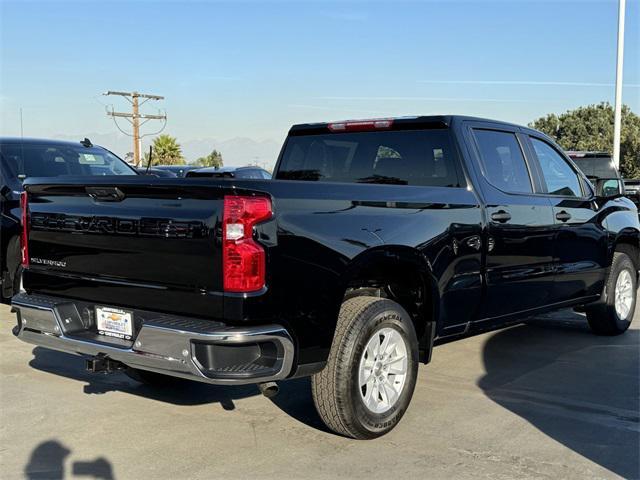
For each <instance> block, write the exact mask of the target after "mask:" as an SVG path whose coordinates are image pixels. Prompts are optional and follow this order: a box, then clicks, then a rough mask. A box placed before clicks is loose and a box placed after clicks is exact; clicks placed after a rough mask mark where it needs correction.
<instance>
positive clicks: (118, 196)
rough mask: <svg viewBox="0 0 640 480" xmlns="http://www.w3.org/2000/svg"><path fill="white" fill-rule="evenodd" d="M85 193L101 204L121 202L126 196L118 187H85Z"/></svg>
mask: <svg viewBox="0 0 640 480" xmlns="http://www.w3.org/2000/svg"><path fill="white" fill-rule="evenodd" d="M85 191H86V192H87V195H89V196H90V197H91V198H93V199H94V200H98V201H100V202H121V201H122V200H124V198H125V196H126V195H125V194H124V192H123V191H122V190H120V189H119V188H118V187H85Z"/></svg>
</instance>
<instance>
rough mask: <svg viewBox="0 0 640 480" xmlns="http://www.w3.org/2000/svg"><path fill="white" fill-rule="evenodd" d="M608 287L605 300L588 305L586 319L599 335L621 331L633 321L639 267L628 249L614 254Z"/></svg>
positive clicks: (616, 333)
mask: <svg viewBox="0 0 640 480" xmlns="http://www.w3.org/2000/svg"><path fill="white" fill-rule="evenodd" d="M605 288H606V299H605V302H604V303H603V304H601V305H598V306H596V307H593V308H590V309H588V310H587V320H588V321H589V326H590V327H591V330H592V331H593V332H594V333H596V334H598V335H619V334H621V333H624V332H625V331H626V330H627V329H628V328H629V325H631V321H632V320H633V315H634V312H635V307H636V297H637V293H638V285H637V271H636V268H635V266H634V264H633V262H632V261H631V258H629V256H628V255H627V254H626V253H623V252H616V253H615V254H614V256H613V262H612V263H611V269H610V271H609V277H608V278H607V283H606V287H605Z"/></svg>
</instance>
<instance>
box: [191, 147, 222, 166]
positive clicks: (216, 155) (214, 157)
mask: <svg viewBox="0 0 640 480" xmlns="http://www.w3.org/2000/svg"><path fill="white" fill-rule="evenodd" d="M195 163H196V165H198V166H200V167H216V168H220V167H222V165H223V164H224V162H223V160H222V154H221V153H220V152H219V151H217V150H213V151H212V152H211V153H210V154H209V155H207V156H206V157H200V158H198V159H197V160H196V162H195Z"/></svg>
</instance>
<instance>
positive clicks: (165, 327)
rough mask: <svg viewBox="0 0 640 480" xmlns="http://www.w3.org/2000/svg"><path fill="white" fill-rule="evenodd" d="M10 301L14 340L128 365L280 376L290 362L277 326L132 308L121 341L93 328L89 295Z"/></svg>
mask: <svg viewBox="0 0 640 480" xmlns="http://www.w3.org/2000/svg"><path fill="white" fill-rule="evenodd" d="M12 306H13V310H14V311H15V312H16V314H17V325H16V327H15V328H14V334H15V335H16V336H17V337H18V338H19V339H20V340H23V341H25V342H27V343H32V344H35V345H40V346H43V347H47V348H51V349H54V350H60V351H63V352H68V353H73V354H77V355H82V356H85V357H86V356H89V357H96V356H100V357H103V358H109V359H111V360H115V361H118V362H122V363H124V364H125V365H127V366H129V367H132V368H139V369H142V370H149V371H153V372H157V373H162V374H166V375H171V376H176V377H182V378H187V379H191V380H197V381H201V382H206V383H213V384H247V383H261V382H266V381H273V380H281V379H284V378H286V377H287V376H288V375H289V373H290V372H291V369H292V364H293V356H294V346H293V342H292V340H291V337H290V335H289V333H288V332H287V330H286V329H285V328H284V327H282V326H280V325H265V326H256V327H246V328H244V327H230V326H227V325H225V324H224V323H222V322H216V321H210V320H203V319H196V318H188V317H180V316H176V315H167V314H163V313H157V312H149V311H135V310H134V318H137V320H136V330H137V332H136V333H135V334H134V338H133V340H132V341H126V340H121V339H117V338H113V339H112V338H110V337H103V336H100V335H98V334H97V332H96V331H95V325H94V324H93V320H92V318H91V314H90V312H91V311H92V309H93V307H94V305H92V304H90V303H88V302H81V301H75V300H71V299H65V298H57V297H50V296H44V295H33V294H32V295H29V294H26V293H21V294H18V295H16V296H14V297H13V299H12Z"/></svg>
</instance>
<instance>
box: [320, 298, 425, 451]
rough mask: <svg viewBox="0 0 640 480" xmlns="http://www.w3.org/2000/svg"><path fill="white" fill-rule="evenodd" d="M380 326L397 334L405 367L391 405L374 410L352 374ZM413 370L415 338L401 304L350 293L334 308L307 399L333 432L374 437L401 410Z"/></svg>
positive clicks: (393, 422) (410, 392)
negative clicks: (323, 356) (329, 339)
mask: <svg viewBox="0 0 640 480" xmlns="http://www.w3.org/2000/svg"><path fill="white" fill-rule="evenodd" d="M383 328H391V329H393V330H395V331H396V332H398V333H399V334H400V336H401V338H402V340H403V341H404V345H405V347H406V356H407V362H406V363H407V370H406V377H405V379H404V384H403V387H402V389H401V391H400V394H399V395H398V397H397V400H396V401H395V403H394V404H393V406H391V407H390V409H389V410H388V411H385V412H383V413H375V412H373V411H372V410H371V409H369V408H368V407H367V406H366V405H365V400H364V399H363V396H362V395H361V387H360V385H359V378H358V375H359V367H360V361H361V359H362V358H363V352H364V350H365V348H366V346H367V343H368V341H369V340H370V339H371V338H372V337H373V336H374V334H375V333H376V332H378V331H381V330H382V329H383ZM417 373H418V340H417V338H416V332H415V329H414V327H413V323H412V322H411V318H410V317H409V314H408V313H407V312H406V311H405V310H404V308H402V307H401V306H400V305H398V304H397V303H396V302H393V301H391V300H387V299H384V298H377V297H355V298H350V299H348V300H346V301H345V302H344V303H343V304H342V308H341V309H340V314H339V316H338V324H337V326H336V332H335V336H334V339H333V344H332V346H331V352H330V354H329V360H328V362H327V365H326V367H325V368H324V369H323V370H322V371H320V372H318V373H316V374H315V375H313V376H312V378H311V389H312V395H313V402H314V404H315V406H316V409H317V410H318V413H319V414H320V417H321V418H322V420H323V421H324V423H325V424H326V425H327V427H329V428H330V429H331V430H333V431H334V432H336V433H338V434H341V435H345V436H347V437H352V438H357V439H369V438H375V437H379V436H381V435H384V434H385V433H387V432H389V431H390V430H392V429H393V428H394V427H395V426H396V425H397V424H398V422H399V421H400V419H401V418H402V416H403V415H404V413H405V412H406V410H407V407H408V406H409V402H410V401H411V397H412V396H413V390H414V388H415V384H416V376H417Z"/></svg>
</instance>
